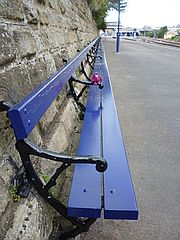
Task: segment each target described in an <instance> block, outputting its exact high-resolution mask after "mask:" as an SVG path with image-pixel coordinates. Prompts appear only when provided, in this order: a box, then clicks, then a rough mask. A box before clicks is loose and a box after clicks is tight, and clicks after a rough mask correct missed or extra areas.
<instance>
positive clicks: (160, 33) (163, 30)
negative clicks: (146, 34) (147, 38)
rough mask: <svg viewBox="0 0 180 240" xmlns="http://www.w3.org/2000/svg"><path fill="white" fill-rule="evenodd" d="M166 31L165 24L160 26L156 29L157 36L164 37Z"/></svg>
mask: <svg viewBox="0 0 180 240" xmlns="http://www.w3.org/2000/svg"><path fill="white" fill-rule="evenodd" d="M167 31H168V28H167V26H164V27H161V28H160V29H159V30H158V31H157V37H158V38H164V34H165V33H166V32H167Z"/></svg>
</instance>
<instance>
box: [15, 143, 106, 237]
mask: <svg viewBox="0 0 180 240" xmlns="http://www.w3.org/2000/svg"><path fill="white" fill-rule="evenodd" d="M16 149H17V150H18V152H19V154H20V157H21V160H22V162H23V166H24V169H25V171H26V174H27V177H28V182H29V183H30V184H32V185H33V186H34V187H35V188H36V189H37V191H38V193H39V194H40V195H41V196H42V197H43V198H44V199H45V200H46V201H47V202H48V203H49V204H50V205H51V206H52V207H53V208H54V209H55V210H56V211H57V212H58V213H59V214H60V215H62V216H63V217H64V218H66V219H67V220H68V221H70V222H71V223H72V224H73V225H74V226H75V227H74V229H73V230H71V231H69V232H64V233H62V234H61V236H59V238H58V239H67V238H70V237H75V236H77V235H78V234H80V233H82V232H85V231H88V229H89V227H90V226H91V225H92V224H93V223H94V222H95V221H96V219H93V218H86V219H84V218H79V217H69V216H68V215H67V207H66V206H65V205H64V204H62V203H61V202H60V201H59V200H57V199H56V198H55V197H54V196H53V194H52V192H51V191H50V190H51V188H52V187H53V186H55V185H56V181H57V178H58V177H59V176H60V174H61V173H62V172H63V171H64V170H65V169H67V168H68V167H69V166H70V165H71V164H72V163H83V164H94V165H96V170H97V171H99V172H104V171H105V170H106V169H107V162H106V160H105V159H103V158H100V157H96V156H81V157H77V156H69V155H63V154H60V153H57V152H53V151H49V150H45V149H42V148H40V147H38V146H36V145H35V144H33V143H31V142H30V141H29V140H28V139H23V140H18V141H17V142H16ZM31 155H33V156H38V157H41V158H45V159H49V160H52V161H56V162H61V163H62V165H61V166H60V167H58V168H57V169H56V171H55V173H54V174H53V175H52V176H51V177H50V179H49V181H48V182H47V183H43V181H42V180H41V179H40V177H39V176H38V174H37V173H36V171H35V168H34V166H33V163H32V161H31V159H30V156H31Z"/></svg>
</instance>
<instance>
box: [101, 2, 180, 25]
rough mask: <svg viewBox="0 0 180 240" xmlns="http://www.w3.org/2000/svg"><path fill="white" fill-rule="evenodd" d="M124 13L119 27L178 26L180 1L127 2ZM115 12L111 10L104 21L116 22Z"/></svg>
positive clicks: (116, 15)
mask: <svg viewBox="0 0 180 240" xmlns="http://www.w3.org/2000/svg"><path fill="white" fill-rule="evenodd" d="M127 2H128V5H127V8H126V11H125V12H124V13H121V25H123V26H124V27H134V28H141V27H144V26H151V27H163V26H168V27H171V26H176V25H178V24H180V0H127ZM117 19H118V14H117V11H115V10H111V11H110V12H109V14H108V16H107V17H106V21H117Z"/></svg>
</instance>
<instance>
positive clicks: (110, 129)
mask: <svg viewBox="0 0 180 240" xmlns="http://www.w3.org/2000/svg"><path fill="white" fill-rule="evenodd" d="M85 58H87V59H86V62H88V63H89V65H90V66H91V67H92V69H93V72H94V73H95V72H98V73H100V75H101V77H102V79H103V88H102V85H101V84H100V85H99V86H97V85H93V84H92V83H91V82H90V81H89V79H87V81H80V80H77V79H74V78H73V77H72V75H73V73H74V72H75V70H76V69H77V67H78V66H81V70H82V73H84V75H85V76H86V77H87V74H86V72H85V68H84V64H83V60H84V59H85ZM94 63H95V64H94ZM93 65H94V66H93ZM87 78H88V77H87ZM67 81H69V85H70V93H71V94H72V95H73V97H74V99H75V101H76V103H77V104H78V106H79V108H80V110H81V111H85V114H84V121H83V126H82V132H81V137H80V143H79V148H78V154H77V156H68V155H62V154H59V153H56V152H52V151H49V150H45V149H42V148H40V147H38V146H36V145H35V144H33V143H31V142H30V141H29V140H28V139H27V137H28V135H29V134H30V133H31V131H32V130H33V128H34V127H35V126H36V125H37V123H38V122H39V120H40V119H41V117H42V116H43V115H44V113H45V112H46V110H47V109H48V107H49V106H50V105H51V103H52V102H53V100H54V99H55V97H56V96H58V94H59V93H60V92H61V90H62V89H63V87H64V85H65V84H66V83H67ZM73 82H78V83H79V84H85V87H84V88H83V89H82V91H81V92H80V94H79V95H76V93H75V91H74V89H73ZM87 86H88V87H89V95H88V101H87V105H86V107H84V106H83V105H82V103H81V102H80V97H81V96H82V94H83V91H84V90H85V89H86V88H87ZM4 110H6V111H7V115H8V117H9V118H10V120H11V124H12V128H13V130H14V134H15V136H16V140H17V142H16V149H17V150H18V151H19V154H20V156H21V159H22V162H23V168H24V169H25V171H24V172H23V171H22V169H21V176H20V173H19V175H17V176H16V184H17V185H18V183H19V182H18V177H19V176H20V179H21V183H20V184H19V185H20V186H21V187H20V189H19V194H20V195H21V196H27V195H28V192H29V190H30V186H29V184H32V185H33V186H34V187H35V188H36V189H37V191H38V193H39V194H40V195H41V196H42V197H43V198H44V199H45V200H46V201H47V202H48V203H49V204H50V205H51V206H52V207H53V208H54V209H55V210H56V211H58V212H59V213H60V214H61V215H62V216H64V217H65V218H66V219H68V220H69V221H70V222H71V223H73V224H74V226H75V228H73V229H72V230H71V231H69V232H65V233H63V234H62V235H61V238H60V239H66V238H68V237H75V236H76V235H78V234H79V233H81V232H83V231H87V230H88V229H89V227H90V226H91V224H92V223H93V222H94V221H95V220H96V218H100V217H101V215H102V214H103V215H104V218H106V219H123V220H124V219H126V220H136V219H137V218H138V209H137V204H136V199H135V194H134V190H133V185H132V181H131V176H130V172H129V167H128V163H127V158H126V153H125V149H124V144H123V139H122V134H121V130H120V127H119V122H118V116H117V112H116V107H115V102H114V98H113V93H112V87H111V83H110V78H109V73H108V70H107V64H106V60H105V56H104V53H103V46H102V43H101V39H100V38H98V39H95V40H94V41H93V42H92V43H90V44H89V45H88V46H87V47H86V48H85V49H84V50H83V51H82V52H80V53H79V54H78V55H77V56H76V57H75V58H74V59H73V60H72V61H70V62H69V63H67V64H66V65H65V66H64V67H63V69H61V70H60V71H59V72H58V73H56V74H55V75H53V76H52V77H51V78H50V79H48V80H47V81H46V82H45V83H43V84H42V85H41V86H40V87H39V88H38V89H36V90H35V91H34V92H32V93H31V94H30V95H29V96H27V97H26V98H24V99H23V100H22V101H21V102H19V103H18V104H16V105H15V106H12V105H11V104H9V103H6V102H1V103H0V111H4ZM31 155H35V156H39V157H42V158H46V159H50V160H52V161H57V162H62V165H61V166H60V167H59V168H57V169H56V171H55V173H54V175H53V176H51V178H50V180H49V182H48V183H47V184H44V183H43V182H42V181H41V179H40V178H39V176H38V175H37V173H36V171H35V169H34V166H33V164H32V162H31V158H30V156H31ZM72 163H75V169H74V176H73V181H72V186H71V191H70V196H69V202H68V206H67V207H66V206H64V205H63V204H62V203H61V202H59V201H58V200H57V199H55V198H54V197H53V196H52V194H51V192H50V189H51V188H52V187H53V186H55V185H56V180H57V178H58V177H59V175H60V174H61V173H62V172H63V171H64V170H65V169H66V168H67V167H69V166H70V165H71V164H72ZM95 167H96V168H95ZM22 174H23V178H22ZM24 176H26V177H24ZM22 181H23V183H22ZM102 209H103V211H102ZM102 212H103V213H102Z"/></svg>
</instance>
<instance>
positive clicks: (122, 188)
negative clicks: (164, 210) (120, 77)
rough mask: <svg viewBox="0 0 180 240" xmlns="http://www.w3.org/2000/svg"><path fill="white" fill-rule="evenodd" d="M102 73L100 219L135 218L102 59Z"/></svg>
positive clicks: (114, 110)
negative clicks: (103, 165) (103, 166)
mask: <svg viewBox="0 0 180 240" xmlns="http://www.w3.org/2000/svg"><path fill="white" fill-rule="evenodd" d="M102 72H103V80H104V88H103V92H102V96H103V98H102V99H103V100H102V101H103V103H102V106H103V110H102V125H103V130H102V132H103V157H104V158H105V159H106V160H107V162H108V169H107V170H106V171H105V173H104V218H110V219H129V220H133V219H134V220H136V219H137V217H138V209H137V204H136V199H135V194H134V189H133V185H132V181H131V176H130V172H129V167H128V163H127V158H126V153H125V149H124V143H123V139H122V134H121V130H120V126H119V122H118V116H117V112H116V107H115V103H114V97H113V93H112V88H111V84H110V79H109V73H108V71H107V68H106V62H105V64H104V66H103V65H102Z"/></svg>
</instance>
